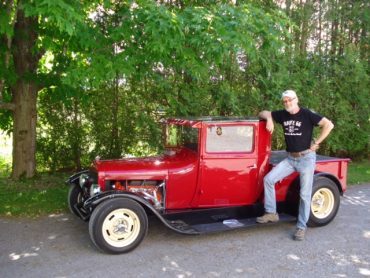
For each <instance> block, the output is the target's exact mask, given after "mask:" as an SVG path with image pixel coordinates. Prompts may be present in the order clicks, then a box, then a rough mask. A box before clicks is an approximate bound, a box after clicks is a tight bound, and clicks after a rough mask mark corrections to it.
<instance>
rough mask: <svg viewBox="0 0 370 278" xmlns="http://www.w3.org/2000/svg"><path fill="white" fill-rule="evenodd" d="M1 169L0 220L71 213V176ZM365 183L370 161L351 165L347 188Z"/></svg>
mask: <svg viewBox="0 0 370 278" xmlns="http://www.w3.org/2000/svg"><path fill="white" fill-rule="evenodd" d="M0 162H1V161H0ZM0 164H1V163H0ZM1 166H4V164H3V165H0V216H22V217H37V216H40V215H46V214H51V213H61V212H66V211H68V204H67V193H68V189H69V187H68V186H67V185H66V184H65V183H64V181H65V180H66V179H67V178H68V176H69V174H68V173H63V174H61V173H57V174H47V173H43V174H40V175H39V176H38V177H35V178H33V179H28V180H20V181H13V180H11V179H8V178H7V176H9V172H7V171H5V168H4V167H1ZM8 168H9V167H7V169H8ZM362 183H370V161H368V160H367V161H362V162H351V163H350V164H349V169H348V184H350V185H356V184H362Z"/></svg>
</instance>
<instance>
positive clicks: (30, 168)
mask: <svg viewBox="0 0 370 278" xmlns="http://www.w3.org/2000/svg"><path fill="white" fill-rule="evenodd" d="M36 40H37V17H25V15H24V11H23V10H21V9H19V10H18V12H17V22H16V24H15V29H14V41H13V49H12V54H13V59H14V66H15V71H16V74H17V81H16V83H15V85H14V86H13V87H12V94H13V104H14V110H13V123H14V126H13V171H12V177H13V178H14V179H18V178H20V177H23V176H24V177H33V176H34V175H35V172H36V159H35V157H36V156H35V153H36V120H37V111H36V102H37V92H38V87H37V85H36V83H35V82H34V81H33V80H34V79H35V76H36V70H37V65H38V61H39V56H37V55H35V54H34V53H35V44H36Z"/></svg>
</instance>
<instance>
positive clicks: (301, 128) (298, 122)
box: [271, 108, 323, 152]
mask: <svg viewBox="0 0 370 278" xmlns="http://www.w3.org/2000/svg"><path fill="white" fill-rule="evenodd" d="M271 115H272V118H273V120H274V121H275V122H277V123H279V124H281V125H282V127H283V130H284V137H285V143H286V147H287V148H286V150H287V152H301V151H304V150H307V149H309V148H310V146H311V140H312V132H313V128H314V126H317V125H318V123H319V122H320V121H321V119H322V118H323V117H322V116H321V115H319V114H316V113H314V112H312V111H311V110H308V109H305V108H300V110H299V112H298V113H296V114H290V113H289V112H288V111H286V110H278V111H273V112H271Z"/></svg>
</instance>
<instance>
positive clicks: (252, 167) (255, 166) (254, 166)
mask: <svg viewBox="0 0 370 278" xmlns="http://www.w3.org/2000/svg"><path fill="white" fill-rule="evenodd" d="M247 168H248V169H257V164H256V163H254V164H253V165H250V166H247Z"/></svg>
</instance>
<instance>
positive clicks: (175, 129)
mask: <svg viewBox="0 0 370 278" xmlns="http://www.w3.org/2000/svg"><path fill="white" fill-rule="evenodd" d="M198 131H199V130H198V129H197V128H192V127H189V126H183V125H174V124H168V125H166V129H165V138H166V141H165V146H166V147H167V148H175V147H186V148H189V149H191V150H193V151H196V152H197V151H198V136H199V135H198V134H199V132H198Z"/></svg>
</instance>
